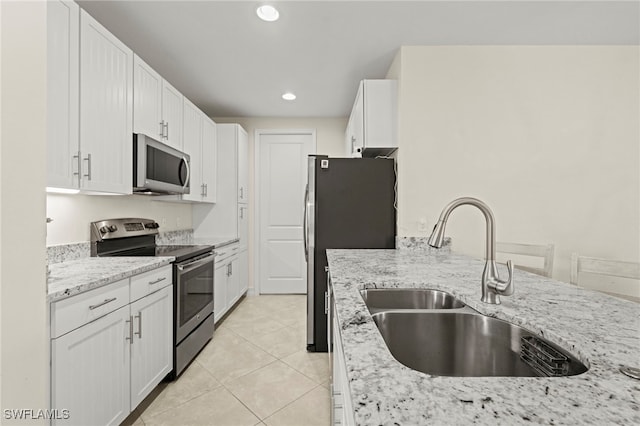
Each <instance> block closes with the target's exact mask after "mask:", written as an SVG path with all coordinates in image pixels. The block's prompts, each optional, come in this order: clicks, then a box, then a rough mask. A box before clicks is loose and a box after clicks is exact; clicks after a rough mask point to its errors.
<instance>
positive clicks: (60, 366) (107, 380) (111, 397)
mask: <svg viewBox="0 0 640 426" xmlns="http://www.w3.org/2000/svg"><path fill="white" fill-rule="evenodd" d="M129 321H130V317H129V306H128V305H127V306H125V307H122V308H120V309H118V310H116V311H114V312H112V313H110V314H108V315H106V316H104V317H102V318H100V319H97V320H95V321H93V322H91V323H89V324H87V325H85V326H83V327H80V328H78V329H76V330H74V331H72V332H70V333H67V334H65V335H63V336H61V337H59V338H57V339H53V340H52V341H51V407H52V408H54V409H59V410H62V409H67V410H69V414H70V418H69V419H67V420H59V421H56V420H53V421H52V424H65V425H82V426H84V425H118V424H120V423H121V422H122V421H123V420H124V419H125V418H126V417H127V416H128V415H129V412H130V408H129V407H130V406H129V367H130V346H131V345H130V343H129V340H127V339H128V338H129V337H130V336H129V331H130V327H129V325H130V323H129Z"/></svg>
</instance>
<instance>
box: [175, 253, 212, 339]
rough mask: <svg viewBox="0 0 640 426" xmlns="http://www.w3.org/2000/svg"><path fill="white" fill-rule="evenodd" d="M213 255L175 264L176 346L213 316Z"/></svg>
mask: <svg viewBox="0 0 640 426" xmlns="http://www.w3.org/2000/svg"><path fill="white" fill-rule="evenodd" d="M214 258H215V255H214V254H213V253H209V254H207V255H205V256H202V257H199V258H196V259H190V260H186V261H184V262H181V263H176V264H175V273H176V281H175V286H176V297H175V304H176V344H178V343H180V342H181V341H182V340H183V339H184V338H185V337H187V335H189V333H191V332H192V331H193V330H194V329H195V328H197V327H198V325H200V323H201V322H202V321H204V320H205V318H207V316H208V315H210V314H212V313H213V269H214V268H213V267H214Z"/></svg>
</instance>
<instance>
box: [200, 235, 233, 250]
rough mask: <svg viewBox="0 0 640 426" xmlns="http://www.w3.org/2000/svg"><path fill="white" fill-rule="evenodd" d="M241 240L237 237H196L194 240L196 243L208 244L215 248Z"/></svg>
mask: <svg viewBox="0 0 640 426" xmlns="http://www.w3.org/2000/svg"><path fill="white" fill-rule="evenodd" d="M238 241H240V239H239V238H237V237H196V238H194V242H195V243H196V244H206V245H211V246H213V248H214V249H216V248H222V247H224V246H227V245H229V244H233V243H237V242H238Z"/></svg>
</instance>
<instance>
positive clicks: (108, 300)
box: [89, 297, 117, 311]
mask: <svg viewBox="0 0 640 426" xmlns="http://www.w3.org/2000/svg"><path fill="white" fill-rule="evenodd" d="M116 299H117V297H112V298H111V299H104V302H102V303H98V304H97V305H90V306H89V309H91V310H92V311H93V310H94V309H97V308H99V307H100V306H104V305H106V304H107V303H111V302H113V301H114V300H116Z"/></svg>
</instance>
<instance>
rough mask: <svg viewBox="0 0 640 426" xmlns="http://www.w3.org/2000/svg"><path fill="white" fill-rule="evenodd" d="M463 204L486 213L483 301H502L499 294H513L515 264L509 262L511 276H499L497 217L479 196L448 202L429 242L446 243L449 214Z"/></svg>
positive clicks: (436, 246) (497, 302)
mask: <svg viewBox="0 0 640 426" xmlns="http://www.w3.org/2000/svg"><path fill="white" fill-rule="evenodd" d="M463 205H471V206H475V207H477V208H478V209H479V210H480V211H481V212H482V214H483V215H484V218H485V221H486V249H485V266H484V271H483V272H482V299H481V300H482V301H483V302H486V303H494V304H499V303H500V297H499V295H504V296H509V295H511V294H513V264H512V263H511V261H508V262H507V269H508V271H509V278H508V279H507V280H506V281H503V280H501V279H500V277H499V276H498V269H497V267H496V261H495V259H496V231H495V218H494V216H493V212H492V211H491V209H490V208H489V206H488V205H486V204H485V203H484V202H482V201H480V200H478V199H477V198H471V197H462V198H457V199H455V200H453V201H452V202H450V203H449V204H447V205H446V206H445V208H444V209H443V210H442V213H440V218H439V219H438V223H436V226H434V227H433V231H432V232H431V236H430V237H429V241H428V244H429V245H430V246H431V247H435V248H440V247H442V244H443V243H444V230H445V227H446V225H447V220H448V219H449V215H450V214H451V212H452V211H453V210H455V209H456V208H458V207H460V206H463Z"/></svg>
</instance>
